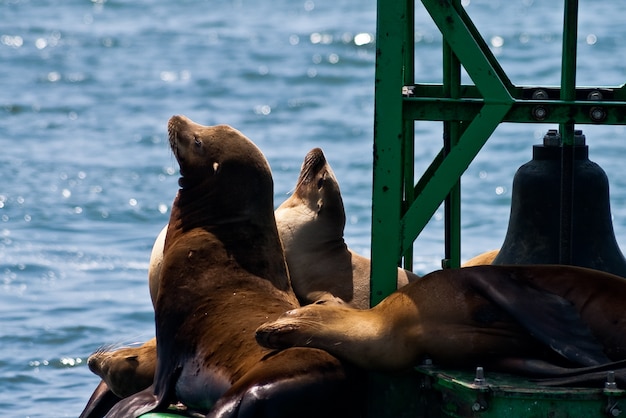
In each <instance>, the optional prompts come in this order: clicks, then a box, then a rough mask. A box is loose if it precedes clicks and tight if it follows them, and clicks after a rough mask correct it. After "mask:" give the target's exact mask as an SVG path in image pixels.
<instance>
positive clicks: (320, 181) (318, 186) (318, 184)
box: [317, 177, 324, 189]
mask: <svg viewBox="0 0 626 418" xmlns="http://www.w3.org/2000/svg"><path fill="white" fill-rule="evenodd" d="M323 185H324V177H320V178H319V180H317V188H318V189H321V188H322V186H323Z"/></svg>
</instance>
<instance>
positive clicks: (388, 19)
mask: <svg viewBox="0 0 626 418" xmlns="http://www.w3.org/2000/svg"><path fill="white" fill-rule="evenodd" d="M411 1H412V0H411ZM407 10H408V2H406V1H405V2H403V1H392V2H382V1H379V2H378V6H377V13H378V15H377V23H376V26H377V27H376V68H375V71H376V75H375V84H374V88H375V99H374V137H375V138H378V140H375V141H374V164H373V175H374V177H373V186H372V236H375V237H376V238H375V241H376V245H372V265H371V270H372V281H371V286H370V289H371V290H370V303H371V304H372V305H375V304H377V303H378V302H380V301H381V300H382V299H383V298H384V297H385V296H387V295H388V294H389V293H391V292H393V291H394V290H395V288H396V283H395V279H394V280H393V281H392V280H391V277H394V278H395V277H396V276H397V273H396V266H397V265H398V264H399V262H400V256H401V251H400V239H399V236H400V224H399V219H400V217H401V207H402V204H403V190H402V184H403V172H402V168H403V164H402V162H403V155H402V148H403V144H404V141H405V139H404V129H405V124H404V119H403V116H402V113H403V112H402V106H403V104H402V86H404V85H405V83H404V76H405V62H404V61H405V59H408V58H406V57H405V55H404V54H405V52H407V53H408V51H412V49H413V45H412V44H411V45H407V37H406V30H407V27H408V25H407V22H408V21H407V19H408V16H407ZM411 30H412V28H411ZM409 55H410V54H409Z"/></svg>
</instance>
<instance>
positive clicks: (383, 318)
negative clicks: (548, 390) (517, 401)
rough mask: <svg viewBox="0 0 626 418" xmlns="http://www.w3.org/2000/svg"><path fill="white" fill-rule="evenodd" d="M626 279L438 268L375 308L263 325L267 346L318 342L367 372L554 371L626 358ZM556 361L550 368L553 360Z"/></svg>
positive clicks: (324, 309) (560, 269) (556, 271)
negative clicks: (423, 367)
mask: <svg viewBox="0 0 626 418" xmlns="http://www.w3.org/2000/svg"><path fill="white" fill-rule="evenodd" d="M625 300H626V280H624V279H623V278H621V277H618V276H614V275H611V274H608V273H604V272H600V271H596V270H591V269H585V268H581V267H570V266H550V265H541V266H494V265H492V266H478V267H468V268H462V269H448V270H441V271H436V272H433V273H430V274H428V275H426V276H424V277H423V278H421V279H419V280H417V281H415V282H412V283H410V284H409V285H407V286H405V287H403V288H400V289H399V290H397V291H396V292H394V293H392V294H391V295H390V296H388V297H387V298H385V299H384V300H383V301H382V302H381V303H380V304H378V305H377V306H375V307H373V308H371V309H369V310H355V309H347V308H344V307H341V306H324V305H309V306H305V307H302V308H299V309H295V310H292V311H289V312H287V313H285V314H284V315H283V316H281V317H280V318H279V319H278V320H276V321H270V322H268V323H266V324H264V325H262V326H261V327H259V328H258V329H257V332H256V336H257V340H258V341H259V343H260V344H261V345H263V346H264V347H269V348H285V347H293V346H302V347H317V348H322V349H324V350H327V351H328V352H330V353H332V354H334V355H336V356H337V357H339V358H342V359H346V360H349V361H350V362H352V363H354V364H356V365H358V366H361V367H363V368H365V369H374V370H398V369H406V368H409V367H411V366H414V365H417V364H419V363H420V361H421V360H422V359H424V358H426V357H428V358H430V359H432V360H433V362H434V363H435V364H438V365H440V366H442V367H447V366H450V367H475V366H477V365H480V366H484V367H488V368H489V369H491V370H508V371H515V372H526V373H530V374H536V375H541V374H544V375H550V374H551V373H552V371H551V369H550V365H556V366H566V367H570V366H597V365H601V364H604V363H607V362H609V361H618V360H623V359H625V358H626V310H625V309H624V307H623V305H624V301H625ZM544 366H546V367H544Z"/></svg>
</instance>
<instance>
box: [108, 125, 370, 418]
mask: <svg viewBox="0 0 626 418" xmlns="http://www.w3.org/2000/svg"><path fill="white" fill-rule="evenodd" d="M168 131H169V137H170V144H171V146H172V150H173V152H174V155H175V157H176V159H177V161H178V163H179V165H180V172H181V179H180V180H179V185H180V187H181V188H180V190H179V191H178V194H177V197H176V199H175V201H174V204H173V206H172V211H171V217H170V221H169V225H168V230H167V235H166V238H165V247H164V257H163V261H162V265H161V272H160V277H159V290H158V294H157V298H156V305H155V323H156V341H157V358H158V361H157V368H156V374H155V377H154V382H153V384H152V385H151V387H149V388H148V389H146V390H144V391H141V392H139V393H137V394H135V395H133V396H131V397H128V398H125V399H123V400H122V401H120V402H119V403H117V404H116V405H115V406H114V407H113V408H112V409H111V411H110V412H109V414H108V415H107V416H108V417H129V416H134V417H136V416H139V415H141V414H143V413H146V412H149V411H153V410H160V409H164V408H167V406H168V405H170V404H171V403H174V402H177V401H180V402H182V403H183V404H185V405H186V406H187V407H188V408H190V409H192V410H195V411H199V412H201V413H208V415H207V416H209V417H213V416H215V417H218V416H219V417H235V416H244V415H245V416H255V417H291V416H338V417H339V416H355V415H358V413H359V412H358V411H357V410H356V409H355V405H356V403H355V402H353V397H352V396H353V390H354V389H355V387H356V386H355V385H353V383H352V381H351V380H350V379H349V377H348V373H349V370H348V369H347V368H346V367H345V366H344V365H343V364H342V363H340V361H339V360H337V359H336V358H335V357H333V356H331V355H330V354H328V353H327V352H325V351H322V350H318V349H312V348H304V349H303V348H295V349H289V350H284V351H280V352H276V351H273V350H270V349H267V348H263V347H261V346H259V345H258V344H257V343H256V341H255V338H254V330H255V329H256V328H257V327H258V326H259V325H261V324H262V323H264V322H266V321H267V320H272V319H275V318H277V317H278V316H279V315H280V314H281V313H282V312H285V311H287V310H290V309H294V308H296V307H298V306H299V305H298V301H297V298H296V296H295V295H294V293H293V291H292V289H291V286H290V282H289V276H288V273H287V268H286V263H285V259H284V254H283V251H282V245H281V242H280V239H279V236H278V231H277V229H276V223H275V220H274V212H273V184H272V176H271V171H270V168H269V165H268V163H267V161H266V159H265V157H264V156H263V154H262V153H261V151H260V150H259V149H258V148H257V147H256V146H255V145H254V144H253V143H252V142H251V141H250V140H249V139H247V138H246V137H245V136H244V135H243V134H241V133H240V132H238V131H237V130H235V129H233V128H231V127H228V126H225V125H220V126H213V127H207V126H202V125H199V124H196V123H194V122H192V121H191V120H189V119H187V118H186V117H184V116H174V117H172V118H171V119H170V121H169V124H168Z"/></svg>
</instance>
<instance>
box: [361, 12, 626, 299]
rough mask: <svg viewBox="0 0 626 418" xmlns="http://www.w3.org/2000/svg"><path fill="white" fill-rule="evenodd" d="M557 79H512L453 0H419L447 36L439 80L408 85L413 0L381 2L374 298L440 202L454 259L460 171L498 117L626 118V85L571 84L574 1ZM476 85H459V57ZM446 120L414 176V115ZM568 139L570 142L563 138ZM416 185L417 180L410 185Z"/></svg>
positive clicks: (569, 122)
mask: <svg viewBox="0 0 626 418" xmlns="http://www.w3.org/2000/svg"><path fill="white" fill-rule="evenodd" d="M564 1H565V13H564V40H563V58H562V60H563V64H562V74H561V75H562V77H561V86H560V87H549V86H548V87H540V86H515V85H513V84H512V83H511V81H510V80H509V78H508V77H507V75H506V73H505V72H504V71H503V69H502V68H501V66H500V65H499V63H498V61H497V60H496V58H495V56H494V55H493V54H492V53H491V51H490V49H489V47H488V45H487V43H486V42H485V41H484V39H483V38H482V37H481V36H480V33H479V32H478V30H477V29H476V27H475V26H474V24H473V22H472V21H471V19H470V18H469V16H468V15H467V13H466V12H465V10H464V9H463V7H462V6H460V2H459V1H458V0H422V3H423V4H424V6H425V8H426V10H427V12H428V13H429V15H430V16H431V18H432V20H433V21H434V22H435V24H436V25H437V27H438V28H439V30H440V31H441V33H442V35H443V40H444V54H443V56H444V62H443V64H444V65H443V67H444V74H443V83H442V84H414V81H413V77H414V75H413V63H414V60H415V51H414V40H413V31H414V28H413V18H414V15H413V14H414V11H413V9H414V2H413V0H396V1H393V2H383V0H379V1H378V9H377V11H378V20H377V34H376V36H377V40H376V48H377V49H376V76H375V110H374V172H373V176H374V178H373V190H372V279H371V289H372V291H371V292H372V293H371V298H370V302H371V304H372V305H375V304H377V303H378V302H380V301H381V300H382V299H383V298H384V297H386V296H387V295H388V294H389V293H391V292H393V291H394V290H395V286H396V283H395V277H396V274H395V268H396V266H397V265H400V264H401V262H402V260H403V259H404V262H405V267H407V268H411V265H412V258H411V257H412V246H413V241H414V240H415V238H416V237H417V236H418V235H419V233H420V232H421V231H422V230H423V228H424V227H425V225H426V224H427V223H428V221H429V220H430V218H431V217H432V215H433V214H434V212H435V211H436V210H437V208H438V207H439V206H440V205H441V203H442V202H444V201H445V210H446V231H445V241H446V249H445V258H446V259H448V260H447V265H446V266H452V267H456V266H458V264H459V262H460V260H459V258H460V178H461V175H462V174H463V172H464V171H465V170H466V169H467V167H468V166H469V164H470V163H471V161H472V160H473V159H474V158H475V156H476V155H477V153H478V152H479V151H480V149H481V148H482V146H483V145H484V144H485V142H486V141H487V140H488V138H489V136H490V135H491V134H492V133H493V131H494V130H495V128H496V127H497V126H498V125H499V124H500V123H502V122H514V123H552V124H559V125H560V126H561V127H562V131H563V134H564V135H565V137H566V138H567V137H568V135H569V134H570V133H571V134H572V135H573V127H574V124H605V125H607V124H612V125H626V85H622V86H618V87H578V88H577V87H576V85H575V80H576V77H575V75H576V33H577V30H576V26H577V14H578V4H577V1H576V0H564ZM459 64H460V65H462V66H463V68H464V69H465V71H466V72H467V74H468V75H469V76H470V78H471V79H472V81H473V83H474V84H473V85H461V84H460V80H459V79H460V65H459ZM415 120H429V121H443V122H444V123H443V145H442V149H441V152H440V153H439V154H438V155H437V157H435V159H434V160H433V162H432V163H431V165H430V166H429V167H428V168H427V169H426V171H425V172H424V174H423V175H422V176H421V178H419V179H418V180H417V182H415V179H414V173H413V152H414V147H415V138H414V132H413V130H414V125H413V123H414V121H415ZM566 143H567V141H566ZM413 184H415V186H413Z"/></svg>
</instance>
